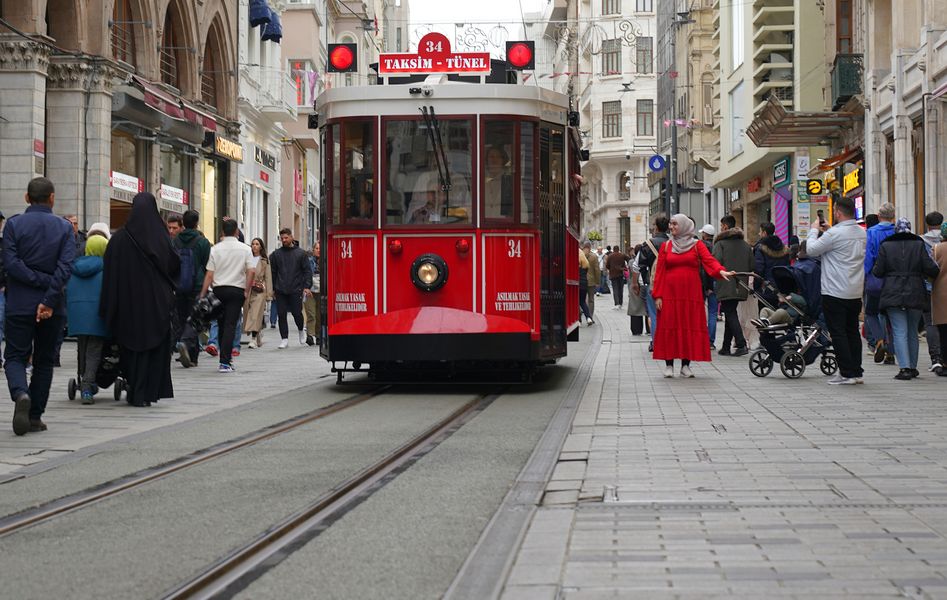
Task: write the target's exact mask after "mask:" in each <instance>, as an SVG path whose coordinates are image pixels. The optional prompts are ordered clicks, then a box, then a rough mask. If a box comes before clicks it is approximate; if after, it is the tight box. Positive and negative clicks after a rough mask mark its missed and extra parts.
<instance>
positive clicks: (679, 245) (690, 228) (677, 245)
mask: <svg viewBox="0 0 947 600" xmlns="http://www.w3.org/2000/svg"><path fill="white" fill-rule="evenodd" d="M671 220H672V221H675V222H677V235H672V236H671V251H672V252H673V253H674V254H684V253H685V252H687V251H689V250H690V249H691V248H693V247H694V245H695V244H696V243H697V238H696V237H695V236H694V231H696V229H697V226H696V225H694V222H693V221H691V220H690V218H689V217H688V216H687V215H684V214H680V213H678V214H676V215H674V216H673V217H671Z"/></svg>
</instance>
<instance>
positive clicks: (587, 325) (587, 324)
mask: <svg viewBox="0 0 947 600" xmlns="http://www.w3.org/2000/svg"><path fill="white" fill-rule="evenodd" d="M592 325H595V321H593V320H592V319H589V321H588V323H586V324H585V326H586V327H591V326H592Z"/></svg>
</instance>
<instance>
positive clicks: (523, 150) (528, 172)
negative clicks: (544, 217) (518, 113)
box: [520, 122, 536, 223]
mask: <svg viewBox="0 0 947 600" xmlns="http://www.w3.org/2000/svg"><path fill="white" fill-rule="evenodd" d="M535 164H536V123H529V122H521V123H520V223H533V222H535V220H534V218H533V213H534V211H533V207H534V206H535V202H536V177H535V173H534V170H535Z"/></svg>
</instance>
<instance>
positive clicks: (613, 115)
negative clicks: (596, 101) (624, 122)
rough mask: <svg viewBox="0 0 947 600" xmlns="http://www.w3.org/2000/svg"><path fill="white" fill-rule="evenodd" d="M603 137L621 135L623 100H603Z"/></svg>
mask: <svg viewBox="0 0 947 600" xmlns="http://www.w3.org/2000/svg"><path fill="white" fill-rule="evenodd" d="M602 137H604V138H616V137H621V100H614V101H611V102H602Z"/></svg>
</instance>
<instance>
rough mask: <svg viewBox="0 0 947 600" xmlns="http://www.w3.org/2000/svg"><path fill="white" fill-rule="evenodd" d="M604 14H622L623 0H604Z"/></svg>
mask: <svg viewBox="0 0 947 600" xmlns="http://www.w3.org/2000/svg"><path fill="white" fill-rule="evenodd" d="M602 14H603V15H617V14H621V0H602Z"/></svg>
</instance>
